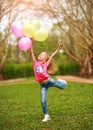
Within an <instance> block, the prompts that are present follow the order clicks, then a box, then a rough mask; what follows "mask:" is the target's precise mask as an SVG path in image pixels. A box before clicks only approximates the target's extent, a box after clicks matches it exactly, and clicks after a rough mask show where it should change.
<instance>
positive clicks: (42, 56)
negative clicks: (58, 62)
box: [37, 52, 49, 62]
mask: <svg viewBox="0 0 93 130" xmlns="http://www.w3.org/2000/svg"><path fill="white" fill-rule="evenodd" d="M48 57H49V56H48V54H47V53H46V52H41V53H40V54H39V55H38V57H37V59H38V61H43V62H45V61H47V60H48Z"/></svg>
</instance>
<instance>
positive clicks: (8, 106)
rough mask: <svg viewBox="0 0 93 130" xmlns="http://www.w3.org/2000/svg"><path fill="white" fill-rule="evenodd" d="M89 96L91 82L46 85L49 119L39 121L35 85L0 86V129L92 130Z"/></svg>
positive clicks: (92, 110)
mask: <svg viewBox="0 0 93 130" xmlns="http://www.w3.org/2000/svg"><path fill="white" fill-rule="evenodd" d="M29 80H33V79H32V78H31V79H27V81H28V82H29ZM92 99H93V87H92V85H91V84H84V83H72V82H68V85H67V88H66V89H65V90H62V91H61V90H59V89H57V88H50V89H49V91H48V97H47V101H48V108H49V114H50V115H51V121H49V122H46V123H42V122H41V120H42V118H43V113H42V109H41V103H40V87H39V84H36V83H33V82H32V83H31V84H17V83H16V85H12V84H11V85H6V86H4V85H3V86H0V130H93V101H92Z"/></svg>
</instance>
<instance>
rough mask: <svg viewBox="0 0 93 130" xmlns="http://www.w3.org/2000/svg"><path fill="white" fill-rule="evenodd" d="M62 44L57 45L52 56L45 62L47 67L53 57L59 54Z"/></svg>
mask: <svg viewBox="0 0 93 130" xmlns="http://www.w3.org/2000/svg"><path fill="white" fill-rule="evenodd" d="M62 46H63V44H62V43H59V46H58V48H57V49H56V50H55V51H54V52H53V53H52V55H51V56H50V58H49V60H48V61H47V65H49V64H50V63H51V61H52V59H53V57H54V56H55V55H56V54H57V53H58V52H59V50H60V49H61V48H62Z"/></svg>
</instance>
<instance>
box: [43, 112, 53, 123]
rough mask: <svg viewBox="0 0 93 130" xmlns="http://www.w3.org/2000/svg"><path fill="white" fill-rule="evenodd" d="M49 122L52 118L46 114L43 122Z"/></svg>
mask: <svg viewBox="0 0 93 130" xmlns="http://www.w3.org/2000/svg"><path fill="white" fill-rule="evenodd" d="M49 120H51V119H50V116H49V115H48V114H46V115H45V116H44V119H43V120H42V122H47V121H49Z"/></svg>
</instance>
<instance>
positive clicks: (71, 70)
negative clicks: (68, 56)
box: [59, 61, 79, 75]
mask: <svg viewBox="0 0 93 130" xmlns="http://www.w3.org/2000/svg"><path fill="white" fill-rule="evenodd" d="M59 72H60V74H62V75H74V74H78V72H79V66H78V64H77V63H76V62H74V61H70V62H67V63H64V64H62V65H60V66H59Z"/></svg>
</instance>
